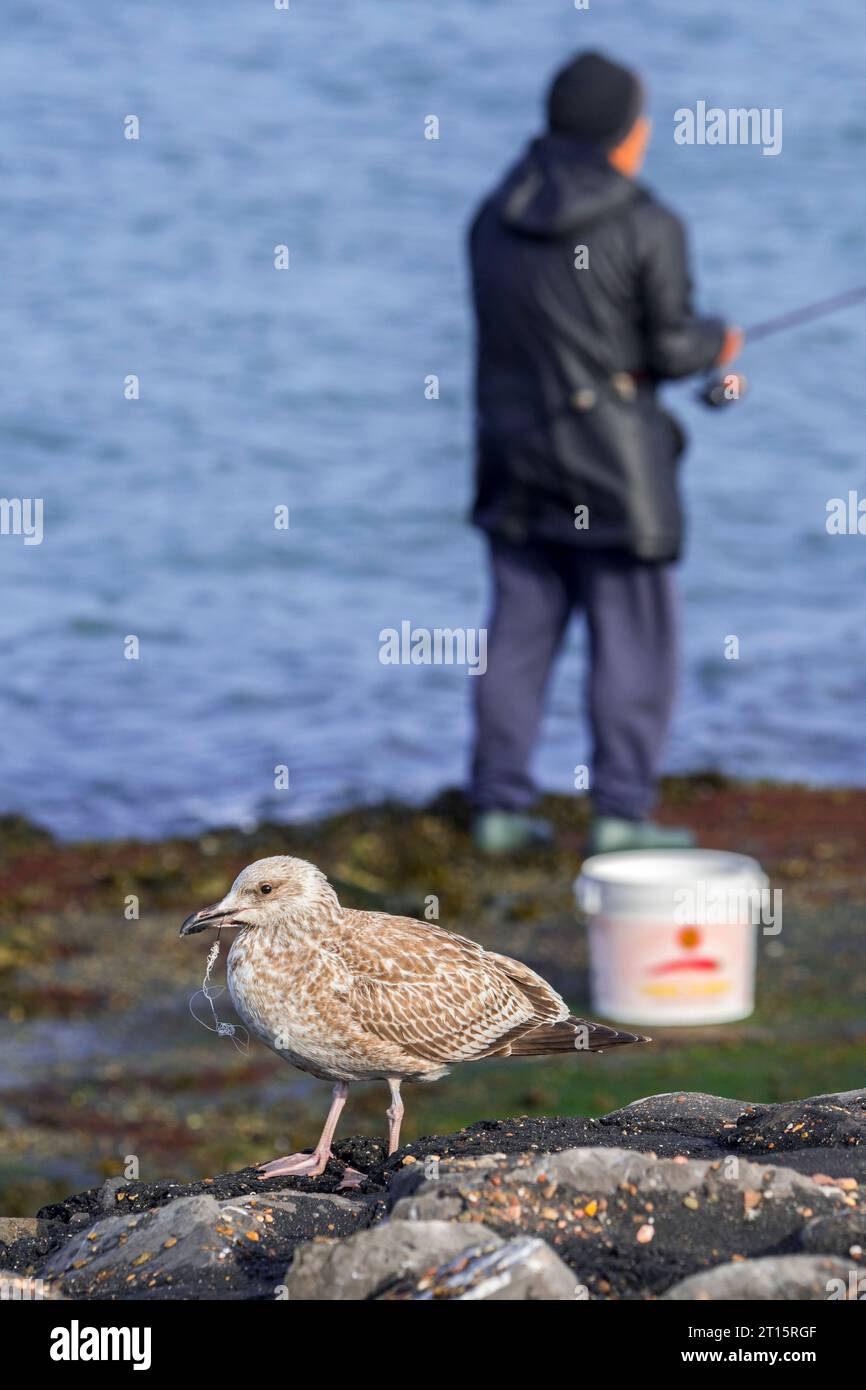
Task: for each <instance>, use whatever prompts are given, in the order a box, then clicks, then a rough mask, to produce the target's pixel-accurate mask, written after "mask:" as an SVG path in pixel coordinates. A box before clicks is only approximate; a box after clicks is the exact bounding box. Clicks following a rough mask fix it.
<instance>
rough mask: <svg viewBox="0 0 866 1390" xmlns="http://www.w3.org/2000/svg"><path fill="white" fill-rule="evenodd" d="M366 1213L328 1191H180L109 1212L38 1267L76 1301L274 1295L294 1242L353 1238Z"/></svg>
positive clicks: (357, 1204) (354, 1203)
mask: <svg viewBox="0 0 866 1390" xmlns="http://www.w3.org/2000/svg"><path fill="white" fill-rule="evenodd" d="M368 1214H369V1209H368V1207H367V1206H366V1205H365V1204H364V1203H359V1202H350V1201H347V1200H346V1199H345V1198H342V1197H334V1196H330V1195H326V1194H322V1195H320V1196H314V1195H311V1194H308V1193H296V1192H280V1193H277V1194H275V1195H273V1196H271V1195H268V1196H264V1195H263V1194H261V1193H256V1194H255V1195H254V1196H252V1197H247V1198H243V1197H240V1198H237V1199H234V1200H232V1199H229V1200H227V1201H223V1202H217V1201H216V1199H215V1198H214V1197H211V1196H206V1195H204V1194H198V1195H196V1196H191V1197H181V1198H178V1199H177V1200H175V1201H172V1202H168V1203H166V1204H164V1205H163V1206H160V1207H156V1208H153V1209H152V1210H150V1211H143V1212H141V1213H136V1214H134V1215H131V1216H127V1217H125V1218H123V1217H117V1216H108V1217H103V1218H102V1219H101V1220H99V1221H97V1222H96V1223H95V1224H94V1225H92V1226H91V1227H90V1229H89V1230H87V1231H86V1232H84V1233H82V1234H80V1235H78V1236H76V1237H74V1238H73V1239H71V1240H69V1241H68V1242H67V1243H66V1244H65V1246H64V1247H63V1249H62V1250H60V1251H58V1252H56V1253H55V1254H54V1255H52V1256H51V1257H50V1258H49V1259H48V1260H47V1261H46V1263H45V1265H44V1267H43V1271H42V1272H43V1273H44V1275H45V1276H46V1278H48V1279H49V1280H51V1281H53V1282H55V1283H56V1284H57V1285H58V1286H59V1287H60V1288H61V1289H62V1290H63V1292H64V1293H66V1294H67V1295H69V1296H70V1297H73V1298H100V1299H105V1298H161V1299H165V1298H212V1299H213V1298H217V1299H218V1298H245V1299H266V1298H271V1299H272V1298H274V1297H276V1290H277V1289H278V1288H279V1286H280V1285H281V1283H282V1276H283V1273H284V1271H285V1267H286V1262H287V1260H288V1259H289V1258H290V1256H291V1253H292V1251H293V1250H294V1248H295V1245H297V1244H298V1242H300V1241H311V1240H313V1238H314V1237H317V1236H327V1237H336V1236H346V1235H350V1234H351V1233H352V1232H353V1231H355V1230H357V1228H358V1226H359V1225H360V1224H361V1223H362V1222H363V1221H365V1220H366V1219H368Z"/></svg>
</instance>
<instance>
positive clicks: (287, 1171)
mask: <svg viewBox="0 0 866 1390" xmlns="http://www.w3.org/2000/svg"><path fill="white" fill-rule="evenodd" d="M348 1094H349V1087H348V1086H347V1084H346V1082H345V1081H338V1082H337V1084H336V1086H335V1087H334V1091H333V1098H332V1100H331V1108H330V1110H329V1111H328V1118H327V1119H326V1121H325V1128H324V1129H323V1130H322V1133H321V1136H320V1138H319V1142H318V1144H317V1145H316V1147H315V1149H314V1150H313V1152H312V1153H311V1154H287V1155H286V1157H285V1158H275V1159H274V1160H273V1162H272V1163H262V1164H261V1165H260V1171H259V1176H260V1178H282V1177H295V1178H317V1177H318V1176H319V1174H320V1173H324V1171H325V1169H326V1168H327V1166H328V1159H329V1158H330V1157H331V1140H332V1139H333V1137H334V1131H335V1129H336V1128H337V1121H338V1120H339V1118H340V1111H341V1110H342V1109H343V1106H344V1105H345V1104H346V1096H347V1095H348Z"/></svg>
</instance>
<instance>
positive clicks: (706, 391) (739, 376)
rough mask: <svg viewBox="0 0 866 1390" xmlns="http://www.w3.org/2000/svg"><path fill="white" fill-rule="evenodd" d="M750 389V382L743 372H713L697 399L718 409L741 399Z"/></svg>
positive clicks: (698, 393)
mask: <svg viewBox="0 0 866 1390" xmlns="http://www.w3.org/2000/svg"><path fill="white" fill-rule="evenodd" d="M748 389H749V383H748V382H747V380H746V378H745V377H744V376H743V373H742V372H725V371H718V372H711V373H710V375H709V376H708V377H707V378H706V380H705V381H704V383H703V385H702V386H701V388H700V390H699V391H698V392H697V399H698V400H699V401H700V402H701V404H702V405H707V406H710V407H711V408H712V409H713V410H717V409H719V407H720V406H725V405H733V404H734V402H735V401H741V400H742V399H743V397H744V396H745V394H746V392H747V391H748Z"/></svg>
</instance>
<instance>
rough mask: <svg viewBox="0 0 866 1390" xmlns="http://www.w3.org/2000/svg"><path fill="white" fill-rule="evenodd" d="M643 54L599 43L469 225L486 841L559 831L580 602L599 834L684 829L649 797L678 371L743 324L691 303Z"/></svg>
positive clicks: (667, 609)
mask: <svg viewBox="0 0 866 1390" xmlns="http://www.w3.org/2000/svg"><path fill="white" fill-rule="evenodd" d="M642 107H643V88H642V85H641V82H640V80H639V79H638V77H637V76H636V75H635V74H634V73H632V72H630V71H629V70H628V69H627V68H624V67H621V66H619V65H618V64H616V63H613V62H610V61H609V60H608V59H607V58H605V57H603V56H601V55H600V54H597V53H582V54H580V55H578V56H577V57H576V58H575V59H574V60H573V61H572V62H570V63H569V64H568V65H567V66H566V67H564V68H563V69H562V71H561V72H560V73H559V74H558V75H557V76H556V78H555V79H554V81H553V84H552V86H551V88H550V92H549V95H548V102H547V124H548V128H547V130H546V132H545V133H544V134H543V135H541V136H540V137H539V138H538V139H536V140H534V141H533V143H532V144H531V145H530V147H529V150H528V151H527V153H526V154H525V155H524V156H523V158H521V159H520V161H519V162H518V163H517V164H516V165H515V166H514V167H513V168H512V169H511V170H510V172H509V173H508V174H507V175H506V177H505V179H504V181H503V182H502V183H501V184H500V185H499V186H498V187H497V188H496V190H495V191H494V192H493V193H492V194H491V195H490V196H489V197H487V198H486V199H485V201H484V202H483V204H482V205H481V208H480V210H479V211H478V213H477V215H476V217H475V220H474V222H473V224H472V229H471V233H470V256H471V265H472V281H473V295H474V304H475V315H476V321H477V371H476V401H477V493H476V498H475V505H474V508H473V516H472V519H473V522H474V524H475V525H476V526H478V527H480V529H481V530H482V531H484V532H485V533H486V535H487V538H488V542H489V549H490V562H491V568H492V579H493V595H494V598H493V614H492V617H491V619H490V622H489V633H488V656H487V660H488V665H487V671H486V673H485V674H484V675H483V676H481V677H480V678H479V680H478V682H477V684H476V695H477V704H476V725H477V727H476V741H475V750H474V757H473V766H472V784H471V798H472V802H473V805H474V808H475V818H474V836H475V842H476V845H477V846H478V848H479V849H480V850H482V851H483V852H486V853H507V852H510V851H513V850H517V849H521V848H525V847H528V846H531V845H538V844H543V843H546V842H548V841H549V840H550V839H551V838H552V833H551V827H550V826H549V824H548V823H547V822H545V821H543V820H541V819H539V818H537V817H535V816H533V815H532V814H530V812H531V809H532V805H533V802H534V801H535V799H536V789H535V786H534V783H533V780H532V776H531V773H530V760H531V757H532V753H533V749H534V746H535V743H536V739H537V735H538V730H539V724H540V720H541V714H542V706H543V701H544V695H545V691H546V688H547V685H548V679H549V676H550V672H551V668H552V665H553V662H554V659H555V657H556V655H557V652H558V651H559V648H560V646H561V644H562V641H563V637H564V635H565V631H566V628H567V626H568V623H569V619H570V617H571V615H572V613H574V612H575V611H579V612H582V613H583V614H585V616H586V621H587V628H588V636H589V673H588V714H589V721H590V725H591V731H592V740H593V761H592V768H591V775H590V780H589V789H590V792H591V796H592V801H593V810H594V818H593V821H592V826H591V832H590V845H589V848H590V852H592V853H601V852H604V851H607V850H618V849H638V848H640V849H644V848H657V847H683V846H686V845H688V844H690V843H692V839H691V836H690V835H689V833H688V831H685V830H680V829H671V828H670V827H667V826H662V825H658V824H656V823H654V822H653V821H652V820H650V819H649V813H650V810H651V807H652V803H653V801H654V798H655V792H656V783H657V777H658V771H659V765H660V760H661V755H662V752H663V748H664V743H665V737H666V734H667V730H668V725H669V722H670V718H671V712H672V706H673V699H674V687H675V674H676V666H677V633H676V628H677V622H676V618H677V614H676V595H675V590H674V582H673V573H672V567H673V563H674V561H676V560H677V558H678V556H679V554H680V549H681V540H682V517H681V510H680V500H679V495H678V487H677V462H678V459H679V456H680V455H681V453H682V451H683V448H684V444H685V440H684V436H683V434H682V431H681V429H680V427H679V425H678V424H677V423H676V421H675V420H674V419H673V418H672V417H671V416H670V415H669V414H668V413H667V412H666V411H665V410H663V409H662V407H661V405H660V403H659V400H658V396H657V387H658V384H659V383H660V382H661V381H664V380H667V379H673V378H678V377H685V376H689V375H690V374H691V373H694V372H702V371H706V370H707V369H709V368H710V367H712V366H714V365H716V366H722V365H725V364H727V363H729V362H731V361H733V359H734V358H735V357H736V355H737V353H738V352H739V350H740V347H741V345H742V334H741V333H740V331H739V330H738V329H736V328H732V327H726V325H725V323H724V322H722V320H720V319H717V318H702V317H698V316H697V315H696V314H695V313H694V311H693V309H692V305H691V292H690V281H689V273H688V263H687V254H686V244H685V234H684V230H683V226H682V224H681V222H680V220H679V219H678V218H677V217H676V216H675V215H674V214H673V213H672V212H670V211H669V210H668V209H667V208H665V207H663V206H662V205H661V204H660V203H658V202H657V201H656V200H655V198H654V197H653V196H652V194H651V193H649V192H648V191H647V190H646V189H645V188H644V187H643V186H642V185H640V184H638V183H637V182H636V181H635V179H636V175H637V174H638V172H639V171H640V169H641V167H642V165H643V161H644V157H645V153H646V149H647V144H648V141H649V136H650V128H651V127H650V121H649V119H648V117H647V116H646V115H645V114H643V111H642Z"/></svg>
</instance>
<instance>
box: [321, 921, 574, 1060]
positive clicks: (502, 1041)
mask: <svg viewBox="0 0 866 1390" xmlns="http://www.w3.org/2000/svg"><path fill="white" fill-rule="evenodd" d="M344 922H345V926H346V928H347V930H345V931H342V932H340V934H339V939H338V940H335V941H334V943H333V945H331V946H330V947H329V948H330V949H332V950H334V951H336V952H337V954H339V957H340V959H341V961H342V962H343V964H344V966H345V967H346V968H347V969H348V971H349V972H350V974H351V976H352V984H351V987H350V990H349V995H348V998H347V1000H346V1006H347V1010H348V1012H349V1014H350V1015H351V1017H352V1020H353V1022H354V1023H355V1024H356V1026H358V1027H359V1028H361V1029H362V1030H363V1031H364V1032H365V1033H368V1034H370V1035H371V1036H373V1037H377V1038H381V1039H384V1040H387V1041H389V1042H394V1043H397V1044H399V1045H400V1046H401V1047H402V1048H403V1049H405V1051H406V1052H408V1053H410V1054H411V1055H414V1056H416V1057H418V1058H423V1059H424V1060H425V1061H433V1062H441V1063H442V1064H443V1065H445V1064H448V1063H449V1062H459V1061H471V1060H474V1059H477V1058H481V1057H488V1056H491V1055H492V1054H496V1053H499V1054H505V1055H507V1053H508V1052H510V1050H511V1045H512V1043H515V1042H517V1041H518V1040H520V1039H522V1038H524V1037H525V1036H526V1035H527V1034H529V1033H531V1032H532V1030H533V1029H536V1028H538V1027H539V1026H540V1025H547V1026H548V1028H549V1027H550V1025H552V1024H554V1023H556V1022H558V1021H561V1020H562V1021H564V1020H567V1019H568V1017H569V1014H568V1007H567V1005H566V1004H565V1001H564V1000H563V999H562V998H560V996H559V995H558V994H557V993H556V991H555V990H554V989H552V988H551V986H550V985H549V984H547V982H546V981H545V980H543V979H542V978H541V976H540V975H536V974H535V972H534V971H532V970H530V969H529V968H528V966H525V965H522V964H521V963H520V962H519V961H515V960H510V959H509V958H508V957H507V956H499V955H496V954H495V953H493V952H490V951H485V950H484V949H483V948H482V947H481V946H479V945H478V944H477V943H476V942H474V941H468V940H467V939H466V938H465V937H462V936H454V935H453V934H452V933H450V932H446V931H443V930H442V929H441V927H436V926H433V925H432V924H431V923H427V922H418V921H415V920H414V919H413V918H411V917H392V916H389V915H388V914H387V913H382V912H345V913H344Z"/></svg>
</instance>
